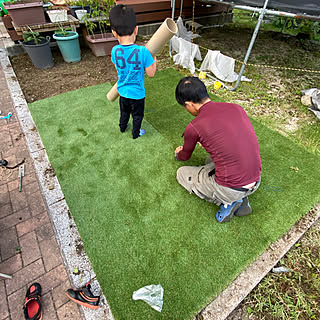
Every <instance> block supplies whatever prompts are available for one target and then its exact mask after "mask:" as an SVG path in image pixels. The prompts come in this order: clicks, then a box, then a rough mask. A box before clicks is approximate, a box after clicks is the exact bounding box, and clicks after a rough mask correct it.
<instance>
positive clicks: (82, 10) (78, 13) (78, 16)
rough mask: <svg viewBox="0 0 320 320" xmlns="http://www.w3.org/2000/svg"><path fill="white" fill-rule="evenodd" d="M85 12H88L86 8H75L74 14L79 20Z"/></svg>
mask: <svg viewBox="0 0 320 320" xmlns="http://www.w3.org/2000/svg"><path fill="white" fill-rule="evenodd" d="M87 13H88V12H87V10H85V9H77V10H76V16H77V18H78V20H79V21H81V20H82V18H83V17H84V16H85V15H86V14H87Z"/></svg>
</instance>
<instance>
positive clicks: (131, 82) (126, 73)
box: [111, 44, 154, 99]
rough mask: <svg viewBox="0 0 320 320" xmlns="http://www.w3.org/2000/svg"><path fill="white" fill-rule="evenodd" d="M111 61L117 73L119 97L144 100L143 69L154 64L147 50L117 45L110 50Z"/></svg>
mask: <svg viewBox="0 0 320 320" xmlns="http://www.w3.org/2000/svg"><path fill="white" fill-rule="evenodd" d="M111 61H112V62H113V63H114V64H115V66H116V68H117V71H118V82H117V90H118V92H119V94H120V96H122V97H125V98H130V99H142V98H144V97H145V89H144V69H145V68H148V67H150V66H151V65H152V64H153V63H154V59H153V57H152V55H151V53H150V52H149V50H148V49H147V48H146V47H144V46H138V45H136V44H129V45H124V46H123V45H121V44H119V45H116V46H114V47H113V48H112V51H111Z"/></svg>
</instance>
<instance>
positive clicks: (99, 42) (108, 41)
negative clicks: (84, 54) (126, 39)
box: [86, 33, 119, 57]
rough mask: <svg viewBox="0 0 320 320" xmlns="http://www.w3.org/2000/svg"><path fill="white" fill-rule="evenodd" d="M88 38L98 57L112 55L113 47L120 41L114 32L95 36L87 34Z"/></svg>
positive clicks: (90, 46)
mask: <svg viewBox="0 0 320 320" xmlns="http://www.w3.org/2000/svg"><path fill="white" fill-rule="evenodd" d="M86 39H87V41H88V45H89V48H90V49H91V50H92V52H93V54H94V55H95V56H96V57H101V56H109V55H111V50H112V48H113V47H114V46H115V45H117V44H118V43H119V42H118V40H117V38H115V37H114V36H113V35H112V33H104V34H103V35H102V34H96V35H95V37H93V36H92V35H87V36H86Z"/></svg>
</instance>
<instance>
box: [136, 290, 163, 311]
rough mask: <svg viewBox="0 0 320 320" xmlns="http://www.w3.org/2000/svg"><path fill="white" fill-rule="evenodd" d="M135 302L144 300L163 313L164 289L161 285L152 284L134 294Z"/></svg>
mask: <svg viewBox="0 0 320 320" xmlns="http://www.w3.org/2000/svg"><path fill="white" fill-rule="evenodd" d="M132 299H133V300H143V301H145V302H146V303H147V304H149V305H150V306H151V307H152V308H153V309H155V310H157V311H159V312H161V310H162V305H163V288H162V286H161V284H151V285H149V286H145V287H143V288H140V289H139V290H137V291H134V292H133V295H132Z"/></svg>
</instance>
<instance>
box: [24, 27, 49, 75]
mask: <svg viewBox="0 0 320 320" xmlns="http://www.w3.org/2000/svg"><path fill="white" fill-rule="evenodd" d="M27 27H28V29H29V31H28V32H24V33H23V42H20V43H21V44H22V45H23V47H24V49H25V50H26V52H27V53H28V55H29V57H30V59H31V61H32V63H33V65H34V66H35V67H36V68H37V69H47V68H51V67H53V65H54V62H53V58H52V53H51V49H50V45H49V43H50V37H49V36H47V37H42V36H40V33H39V32H34V31H33V30H32V29H31V28H30V27H29V26H27Z"/></svg>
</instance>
